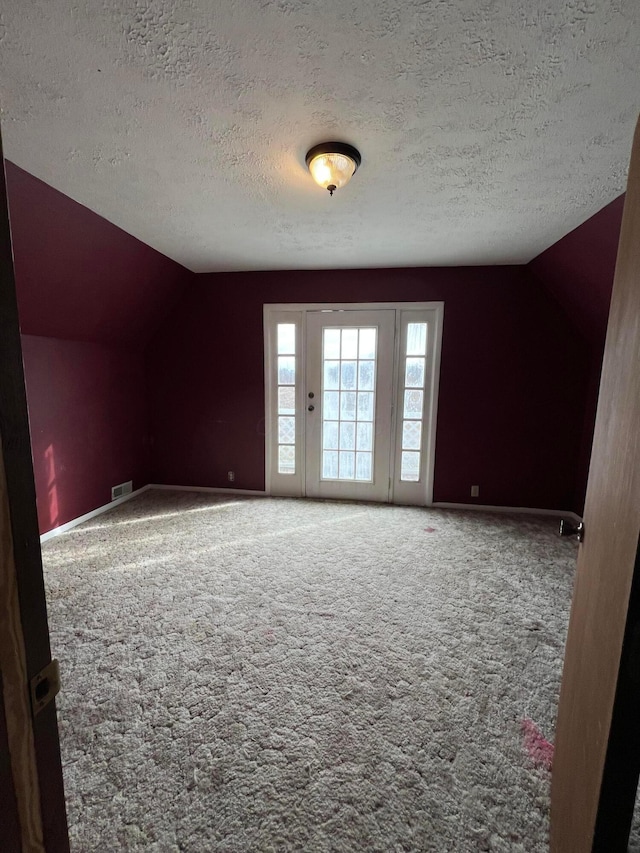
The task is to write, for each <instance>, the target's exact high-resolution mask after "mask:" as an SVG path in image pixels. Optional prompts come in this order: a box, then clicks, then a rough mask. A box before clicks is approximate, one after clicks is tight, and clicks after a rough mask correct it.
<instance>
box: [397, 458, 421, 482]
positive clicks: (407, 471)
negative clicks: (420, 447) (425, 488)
mask: <svg viewBox="0 0 640 853" xmlns="http://www.w3.org/2000/svg"><path fill="white" fill-rule="evenodd" d="M400 479H401V480H408V481H410V482H416V483H417V482H418V480H419V479H420V454H419V453H414V452H412V451H410V450H403V451H402V467H401V470H400Z"/></svg>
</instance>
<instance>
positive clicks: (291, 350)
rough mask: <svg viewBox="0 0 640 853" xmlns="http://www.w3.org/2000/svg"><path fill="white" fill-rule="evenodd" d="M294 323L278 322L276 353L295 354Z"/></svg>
mask: <svg viewBox="0 0 640 853" xmlns="http://www.w3.org/2000/svg"><path fill="white" fill-rule="evenodd" d="M295 352H296V325H295V323H278V355H295Z"/></svg>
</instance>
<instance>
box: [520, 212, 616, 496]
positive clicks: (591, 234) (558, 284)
mask: <svg viewBox="0 0 640 853" xmlns="http://www.w3.org/2000/svg"><path fill="white" fill-rule="evenodd" d="M623 207H624V195H622V196H620V197H619V198H617V199H615V200H614V201H612V202H611V204H608V205H607V206H606V207H604V208H602V210H600V211H598V213H596V214H595V215H594V216H592V217H591V218H590V219H588V220H587V221H586V222H585V223H583V224H582V225H580V226H579V227H578V228H576V229H574V230H573V231H571V232H570V233H569V234H567V235H566V236H565V237H563V238H562V239H561V240H559V241H558V242H557V243H555V244H554V245H553V246H551V247H550V248H549V249H547V250H546V251H545V252H543V253H542V254H541V255H538V257H537V258H534V260H533V261H531V263H530V264H529V265H528V267H527V269H528V271H529V272H530V273H531V275H533V276H534V278H535V279H536V280H537V281H539V282H540V283H541V284H542V285H543V286H544V287H545V288H546V290H547V291H548V292H549V293H550V294H551V295H552V296H553V298H554V299H555V300H556V301H557V303H558V304H559V305H560V306H561V308H562V310H563V311H564V313H565V315H566V316H567V318H569V320H570V321H571V322H572V323H573V325H574V326H575V327H576V329H578V331H579V332H580V334H581V336H582V337H583V338H584V341H585V343H586V354H585V367H584V370H585V372H586V374H587V376H588V381H587V386H586V389H585V393H584V402H583V417H582V427H581V429H580V431H579V432H576V436H575V440H576V443H577V444H578V448H579V450H578V460H577V463H576V470H575V475H574V482H575V485H574V494H575V496H576V497H575V502H574V504H575V507H577V509H576V512H582V509H583V507H584V497H585V493H586V488H587V479H588V476H589V462H590V459H591V444H592V442H593V430H594V426H595V418H596V409H597V405H598V391H599V385H600V370H601V368H602V356H603V353H604V342H605V337H606V332H607V320H608V318H609V303H610V301H611V289H612V287H613V277H614V273H615V266H616V257H617V253H618V240H619V237H620V225H621V222H622V210H623Z"/></svg>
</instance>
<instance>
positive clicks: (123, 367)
mask: <svg viewBox="0 0 640 853" xmlns="http://www.w3.org/2000/svg"><path fill="white" fill-rule="evenodd" d="M5 165H6V170H7V184H8V195H9V211H10V217H11V232H12V240H13V251H14V263H15V271H16V286H17V293H18V305H19V310H20V325H21V330H22V333H23V347H24V362H25V375H26V384H27V399H28V404H29V419H30V426H31V436H32V450H33V461H34V473H35V478H36V492H37V497H38V514H39V519H40V530H41V532H45V531H47V530H49V529H51V528H52V527H55V526H57V525H59V524H63V523H64V522H66V521H70V520H71V519H73V518H76V517H77V516H79V515H83V514H84V513H86V512H89V511H90V510H92V509H95V508H96V507H98V506H101V505H103V504H105V503H108V502H109V501H110V499H111V486H112V485H116V484H117V483H121V482H123V481H126V480H130V479H133V481H134V488H137V487H138V486H141V485H144V484H145V483H147V482H148V417H147V416H148V412H147V405H146V390H147V382H146V377H145V374H144V363H143V357H142V351H143V349H144V345H145V343H146V341H147V339H148V337H149V336H150V334H151V333H152V332H153V331H154V330H155V328H156V327H157V326H158V324H159V323H160V322H161V321H163V320H164V318H165V317H166V316H167V313H168V312H169V311H170V310H171V308H172V306H173V304H174V303H175V301H176V300H177V299H178V298H179V296H180V294H181V292H182V290H183V289H184V287H186V286H188V284H189V282H190V281H191V279H192V278H193V274H192V273H190V272H189V271H188V270H185V269H184V268H183V267H181V266H180V265H179V264H176V263H174V262H173V261H171V260H169V259H168V258H165V257H164V256H163V255H161V254H160V253H159V252H156V251H155V250H153V249H151V248H149V246H146V245H144V243H141V242H140V241H139V240H136V239H135V238H134V237H132V236H131V235H129V234H127V233H126V232H124V231H122V230H121V229H120V228H117V227H116V226H115V225H112V224H111V223H110V222H107V221H106V220H105V219H102V217H100V216H98V215H96V214H95V213H92V212H91V211H90V210H88V209H87V208H86V207H83V206H82V205H80V204H77V203H76V202H74V201H72V200H71V199H70V198H68V197H67V196H64V195H63V194H62V193H60V192H58V191H57V190H55V189H53V188H52V187H50V186H48V185H47V184H45V183H43V182H42V181H39V180H38V179H37V178H34V177H33V176H32V175H29V174H28V173H27V172H24V171H23V170H22V169H19V168H18V167H17V166H14V165H13V164H12V163H8V162H7V163H6V164H5Z"/></svg>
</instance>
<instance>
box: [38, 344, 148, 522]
mask: <svg viewBox="0 0 640 853" xmlns="http://www.w3.org/2000/svg"><path fill="white" fill-rule="evenodd" d="M22 351H23V359H24V367H25V376H26V384H27V399H28V404H29V422H30V426H31V449H32V454H33V462H34V474H35V480H36V495H37V503H38V520H39V522H40V532H41V533H44V532H45V531H47V530H51V529H52V528H53V527H57V526H58V525H60V524H64V523H65V522H67V521H71V520H72V519H74V518H77V517H78V516H79V515H83V514H84V513H86V512H89V511H90V510H92V509H95V508H96V507H98V506H102V505H104V504H106V503H109V501H110V500H111V486H114V485H116V484H117V483H122V482H125V481H126V480H131V479H132V480H133V487H134V489H137V488H139V487H140V486H143V485H145V484H146V483H148V482H149V476H148V473H149V448H148V427H147V417H148V412H147V403H146V395H145V393H144V390H143V389H144V388H145V376H144V364H143V359H142V356H141V355H140V353H139V352H137V351H135V350H127V349H124V348H121V347H118V348H116V347H112V346H108V345H105V344H94V343H86V342H80V341H64V340H60V339H55V338H41V337H34V336H31V335H23V338H22Z"/></svg>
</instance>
